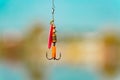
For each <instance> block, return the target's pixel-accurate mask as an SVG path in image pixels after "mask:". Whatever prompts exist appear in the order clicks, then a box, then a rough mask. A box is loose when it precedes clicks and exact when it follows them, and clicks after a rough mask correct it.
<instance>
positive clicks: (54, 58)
mask: <svg viewBox="0 0 120 80" xmlns="http://www.w3.org/2000/svg"><path fill="white" fill-rule="evenodd" d="M46 58H47V59H48V60H60V59H61V53H60V54H59V58H56V47H55V46H53V47H52V57H51V58H49V57H48V53H47V52H46Z"/></svg>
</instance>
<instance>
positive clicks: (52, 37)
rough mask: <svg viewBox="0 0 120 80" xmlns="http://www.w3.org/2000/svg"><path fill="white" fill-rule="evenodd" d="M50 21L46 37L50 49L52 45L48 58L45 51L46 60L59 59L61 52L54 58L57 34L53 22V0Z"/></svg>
mask: <svg viewBox="0 0 120 80" xmlns="http://www.w3.org/2000/svg"><path fill="white" fill-rule="evenodd" d="M52 4H53V7H52V21H51V22H50V30H49V37H48V49H51V47H52V57H51V58H48V53H46V58H47V59H48V60H52V59H53V60H60V59H61V53H60V55H59V58H56V55H57V54H56V42H57V35H56V26H55V24H54V11H55V7H54V0H52Z"/></svg>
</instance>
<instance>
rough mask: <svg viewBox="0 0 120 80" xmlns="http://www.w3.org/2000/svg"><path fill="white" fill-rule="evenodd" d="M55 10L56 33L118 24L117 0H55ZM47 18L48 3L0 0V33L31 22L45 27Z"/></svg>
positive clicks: (119, 0) (48, 0)
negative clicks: (105, 24) (40, 22)
mask: <svg viewBox="0 0 120 80" xmlns="http://www.w3.org/2000/svg"><path fill="white" fill-rule="evenodd" d="M55 7H56V12H55V13H56V14H55V19H56V25H57V27H58V31H60V32H62V31H63V32H66V31H67V32H75V31H77V32H79V31H92V30H95V31H96V30H98V29H99V28H100V26H99V25H102V24H104V23H108V22H111V21H112V22H113V23H119V21H120V0H55ZM50 19H51V0H0V30H1V31H3V30H6V29H11V30H12V29H18V30H23V29H24V28H25V27H26V26H27V25H30V24H31V21H35V20H41V21H44V22H45V23H46V24H47V25H48V28H49V21H50ZM98 26H99V27H98Z"/></svg>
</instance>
